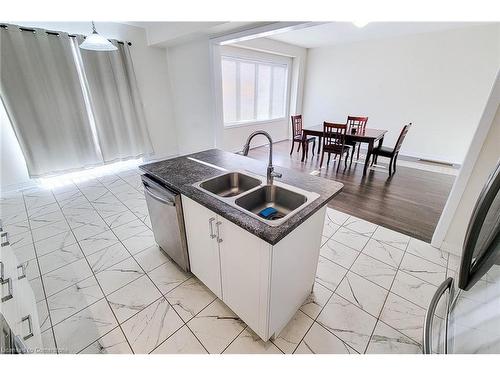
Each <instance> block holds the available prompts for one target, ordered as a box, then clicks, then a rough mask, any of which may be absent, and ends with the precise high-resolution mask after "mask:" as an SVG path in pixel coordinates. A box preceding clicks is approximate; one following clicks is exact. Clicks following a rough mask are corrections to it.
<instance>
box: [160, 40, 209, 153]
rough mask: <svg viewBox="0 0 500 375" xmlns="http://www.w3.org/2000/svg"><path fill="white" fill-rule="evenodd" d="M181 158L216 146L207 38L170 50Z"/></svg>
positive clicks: (170, 48) (168, 56) (170, 68)
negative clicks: (182, 155)
mask: <svg viewBox="0 0 500 375" xmlns="http://www.w3.org/2000/svg"><path fill="white" fill-rule="evenodd" d="M167 59H168V69H169V76H170V87H171V91H172V99H173V100H172V101H173V104H174V118H175V124H176V132H177V137H178V138H177V139H178V149H179V153H180V154H186V153H191V152H196V151H200V150H205V149H207V148H212V147H214V146H215V125H214V97H213V94H212V85H211V72H212V70H211V63H210V61H211V56H210V49H209V41H208V38H206V37H203V38H200V39H196V40H194V41H190V42H187V43H183V44H179V45H176V46H173V47H169V48H168V49H167Z"/></svg>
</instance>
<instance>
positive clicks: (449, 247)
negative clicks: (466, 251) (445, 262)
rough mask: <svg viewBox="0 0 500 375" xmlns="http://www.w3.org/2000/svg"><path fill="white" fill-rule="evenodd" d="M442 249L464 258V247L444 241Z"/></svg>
mask: <svg viewBox="0 0 500 375" xmlns="http://www.w3.org/2000/svg"><path fill="white" fill-rule="evenodd" d="M440 249H441V250H443V251H446V252H447V253H451V254H453V255H456V256H459V257H460V256H462V247H461V246H457V245H456V244H451V243H449V242H446V241H443V242H442V243H441V247H440Z"/></svg>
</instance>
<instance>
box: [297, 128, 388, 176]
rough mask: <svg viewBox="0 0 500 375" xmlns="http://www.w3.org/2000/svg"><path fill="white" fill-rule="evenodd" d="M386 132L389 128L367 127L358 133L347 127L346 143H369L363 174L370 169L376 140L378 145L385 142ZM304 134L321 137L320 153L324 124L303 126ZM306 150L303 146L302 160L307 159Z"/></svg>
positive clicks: (305, 135)
mask: <svg viewBox="0 0 500 375" xmlns="http://www.w3.org/2000/svg"><path fill="white" fill-rule="evenodd" d="M385 133H387V130H382V129H372V128H365V129H364V130H363V131H359V132H358V131H357V132H356V133H354V134H353V133H352V131H351V129H347V132H346V136H345V141H346V143H348V142H349V143H350V142H361V143H366V144H368V150H367V152H366V158H365V165H364V168H363V175H364V174H366V171H367V169H368V165H369V163H370V157H371V156H372V152H373V147H374V145H375V142H378V145H377V147H380V146H382V143H383V142H384V136H385ZM302 136H303V137H304V139H306V138H307V136H312V137H318V138H319V144H318V152H317V155H319V154H320V152H319V151H320V146H321V144H322V138H323V125H315V126H312V127H309V128H302ZM306 152H307V148H306V147H302V161H304V160H305V157H306ZM353 152H354V150H353Z"/></svg>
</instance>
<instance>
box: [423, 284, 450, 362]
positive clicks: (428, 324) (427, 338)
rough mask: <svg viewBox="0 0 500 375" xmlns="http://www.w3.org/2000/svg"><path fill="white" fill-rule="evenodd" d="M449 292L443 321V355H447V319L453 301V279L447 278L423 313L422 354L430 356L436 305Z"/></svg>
mask: <svg viewBox="0 0 500 375" xmlns="http://www.w3.org/2000/svg"><path fill="white" fill-rule="evenodd" d="M447 290H449V294H448V301H446V315H445V319H444V354H448V318H449V316H450V307H451V302H452V301H453V278H452V277H448V278H447V279H446V280H445V281H443V283H442V284H441V285H440V286H439V287H438V288H437V290H436V293H434V295H433V296H432V299H431V302H430V303H429V308H428V309H427V311H426V313H425V320H424V337H423V343H424V348H423V353H424V354H432V323H433V321H434V313H435V312H436V308H437V305H438V303H439V301H440V300H441V297H442V295H443V294H444V293H445V292H446V291H447Z"/></svg>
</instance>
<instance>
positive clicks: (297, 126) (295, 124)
mask: <svg viewBox="0 0 500 375" xmlns="http://www.w3.org/2000/svg"><path fill="white" fill-rule="evenodd" d="M296 142H297V143H298V144H299V148H298V149H297V152H299V151H300V146H302V147H305V148H304V151H305V154H306V157H307V154H308V153H309V143H311V142H312V143H313V148H312V154H313V155H314V147H315V146H316V137H307V138H306V139H304V136H303V134H302V115H295V116H292V149H291V150H290V155H292V152H293V147H294V146H295V143H296Z"/></svg>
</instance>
